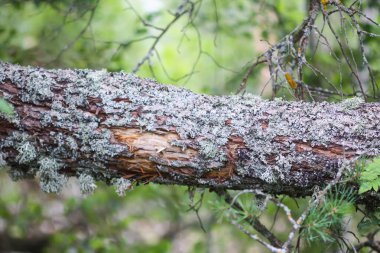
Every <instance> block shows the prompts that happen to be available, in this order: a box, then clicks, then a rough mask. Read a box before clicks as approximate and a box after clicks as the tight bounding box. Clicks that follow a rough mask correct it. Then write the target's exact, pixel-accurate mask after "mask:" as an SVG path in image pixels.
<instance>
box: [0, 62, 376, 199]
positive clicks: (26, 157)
mask: <svg viewBox="0 0 380 253" xmlns="http://www.w3.org/2000/svg"><path fill="white" fill-rule="evenodd" d="M0 97H3V98H4V99H5V100H6V101H7V102H8V103H10V104H12V105H13V108H14V113H4V112H3V113H2V114H1V116H0V163H1V162H2V163H3V164H6V165H7V167H8V170H9V173H10V175H11V176H12V177H13V178H14V179H19V178H23V177H27V176H35V175H37V176H38V177H39V178H40V182H41V187H42V188H43V189H44V190H46V191H48V192H54V191H59V189H60V188H61V186H62V185H63V183H64V181H65V179H66V177H67V176H72V175H74V176H77V177H79V179H80V180H82V181H83V182H84V187H86V180H87V181H88V182H90V183H89V184H88V185H87V186H89V187H91V179H92V178H95V179H97V180H104V181H106V182H111V181H112V179H115V178H119V179H120V178H124V179H128V180H131V181H132V182H137V183H146V182H155V183H163V184H178V185H189V186H198V187H209V188H223V189H252V188H258V189H262V190H264V191H266V192H269V193H273V194H288V195H290V196H304V195H308V194H310V193H312V188H313V186H322V185H325V184H326V183H328V182H329V181H330V180H332V179H333V178H334V176H335V175H336V173H337V171H338V169H339V168H340V167H341V166H347V164H349V163H350V162H352V161H354V160H355V159H357V158H358V157H360V156H362V155H366V156H375V155H378V154H379V153H380V106H379V105H380V103H363V102H362V101H361V100H360V99H359V98H353V99H349V100H345V101H343V102H341V103H327V102H323V103H306V102H286V101H282V100H275V101H268V100H263V99H260V98H258V97H255V96H252V95H245V96H207V95H198V94H194V93H192V92H191V91H188V90H186V89H182V88H177V87H173V86H167V85H161V84H158V83H156V82H155V81H153V80H149V79H142V78H138V77H136V76H134V75H131V74H125V73H108V72H106V71H104V70H101V71H93V70H46V69H41V68H33V67H22V66H17V65H12V64H7V63H0Z"/></svg>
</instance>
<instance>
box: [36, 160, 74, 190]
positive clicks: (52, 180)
mask: <svg viewBox="0 0 380 253" xmlns="http://www.w3.org/2000/svg"><path fill="white" fill-rule="evenodd" d="M38 164H39V165H40V167H39V169H38V172H37V175H38V176H39V179H40V187H41V189H42V190H43V191H44V192H47V193H58V192H60V191H61V190H62V188H63V186H64V185H65V184H66V183H67V180H68V178H67V177H66V176H65V175H63V174H60V173H59V170H60V169H61V168H62V164H60V163H58V162H57V161H56V160H55V159H52V158H50V157H44V158H42V159H40V160H39V161H38Z"/></svg>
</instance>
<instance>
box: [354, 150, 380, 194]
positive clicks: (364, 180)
mask: <svg viewBox="0 0 380 253" xmlns="http://www.w3.org/2000/svg"><path fill="white" fill-rule="evenodd" d="M359 182H360V188H359V194H362V193H364V192H367V191H370V190H372V189H373V190H374V191H376V192H377V191H378V190H379V188H380V156H379V157H376V158H375V159H373V161H372V162H371V163H369V164H367V165H366V166H365V167H364V169H363V171H362V173H361V176H360V181H359Z"/></svg>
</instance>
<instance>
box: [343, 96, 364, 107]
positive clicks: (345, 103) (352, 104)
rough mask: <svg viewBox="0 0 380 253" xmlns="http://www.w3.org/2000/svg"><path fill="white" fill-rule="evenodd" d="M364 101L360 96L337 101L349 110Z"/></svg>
mask: <svg viewBox="0 0 380 253" xmlns="http://www.w3.org/2000/svg"><path fill="white" fill-rule="evenodd" d="M364 102H365V101H364V99H363V98H361V97H352V98H347V99H345V100H343V101H342V102H340V103H339V105H340V106H341V107H342V108H343V109H345V110H351V109H355V108H357V107H359V106H360V105H361V104H363V103H364Z"/></svg>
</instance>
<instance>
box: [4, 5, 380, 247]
mask: <svg viewBox="0 0 380 253" xmlns="http://www.w3.org/2000/svg"><path fill="white" fill-rule="evenodd" d="M347 2H348V1H347ZM361 2H362V3H361V5H362V6H361V7H362V8H363V9H365V10H366V13H367V14H368V15H369V16H371V17H372V18H373V19H374V20H376V21H377V22H379V21H380V19H379V16H378V12H379V8H380V4H379V3H378V1H376V0H375V1H361ZM181 3H182V1H179V0H176V1H174V0H166V1H164V0H130V1H129V2H128V1H123V0H107V1H106V0H99V1H98V0H87V1H86V0H78V1H72V0H62V1H58V0H45V1H42V0H34V1H27V0H14V1H4V0H0V59H1V60H2V61H6V62H12V63H18V64H21V65H33V66H41V67H45V68H89V69H107V70H109V71H125V72H132V71H133V70H134V69H135V68H136V66H137V65H138V64H139V63H140V62H141V61H142V60H143V59H144V58H146V59H147V60H146V61H145V62H144V64H142V65H141V67H140V68H139V69H138V71H137V75H139V76H141V77H147V78H153V79H156V80H158V81H159V82H161V83H166V84H173V85H177V86H180V87H184V88H188V89H190V90H193V91H194V92H198V93H206V94H212V95H229V94H232V93H234V92H235V91H236V90H237V89H238V87H239V85H240V83H241V81H242V78H243V76H244V74H245V73H246V70H247V68H248V67H249V66H250V65H251V64H252V63H253V62H254V61H255V59H256V57H257V56H258V55H260V54H262V53H264V52H265V51H266V50H267V49H268V48H270V46H271V45H273V44H275V43H276V42H277V41H279V40H280V39H281V38H283V37H284V36H286V34H288V33H289V32H291V31H292V30H293V29H294V28H295V27H296V26H297V25H299V24H300V23H301V22H302V20H303V19H304V17H305V15H306V13H307V1H299V0H267V1H259V0H256V1H255V0H235V1H228V0H203V1H202V0H200V1H194V9H193V10H192V12H191V15H189V14H185V15H184V16H182V17H180V18H179V19H178V20H176V21H175V22H174V23H173V24H172V25H169V24H171V22H172V21H173V17H174V16H173V14H174V13H176V11H178V10H179V9H178V8H179V6H180V5H181ZM168 25H169V26H168ZM317 25H319V26H320V25H322V20H321V19H319V20H318V22H317ZM336 26H337V29H338V30H339V31H340V32H339V35H340V36H342V38H345V39H344V40H342V41H345V42H344V47H345V49H346V50H347V52H349V53H350V57H352V61H353V62H354V61H355V60H357V61H358V62H360V61H361V59H362V56H361V54H360V50H359V47H358V43H357V42H356V41H357V40H356V39H355V36H356V34H355V32H354V31H353V30H352V27H350V26H349V25H348V24H345V23H343V24H342V23H340V21H339V19H338V18H337V19H336ZM166 29H167V31H165V33H164V34H163V36H162V37H161V38H160V39H159V40H158V42H157V44H156V46H155V47H154V49H153V50H151V51H150V48H151V47H152V45H153V44H154V43H155V39H156V37H157V36H159V35H160V34H161V33H162V31H163V30H166ZM363 29H365V30H367V31H369V32H373V33H376V32H379V28H378V27H374V26H372V25H369V24H366V23H363ZM325 36H326V38H327V39H328V40H329V41H331V47H332V51H333V53H334V54H335V55H336V57H335V56H334V57H332V53H331V52H330V51H329V50H328V49H327V46H325V45H323V43H318V42H317V41H318V38H317V36H316V35H315V39H314V40H313V39H312V40H311V43H310V46H309V51H308V53H307V55H308V60H309V61H310V62H311V63H312V64H313V66H315V67H317V68H318V69H319V70H320V71H321V72H322V73H324V75H325V76H326V77H327V78H328V79H329V80H330V81H331V82H332V83H335V84H336V85H337V87H338V88H339V90H340V91H344V92H345V94H347V96H350V95H355V94H354V93H353V89H354V88H353V86H352V76H351V74H350V71H349V69H348V68H347V66H345V64H344V63H343V62H340V63H339V61H341V60H342V54H341V53H340V51H339V48H338V46H337V43H336V42H334V37H333V35H332V34H331V33H328V31H327V32H326V34H325ZM365 43H366V52H367V53H368V54H367V57H368V59H369V62H370V63H371V66H372V68H373V71H374V73H375V77H376V78H377V79H378V78H379V74H378V73H379V71H380V57H378V56H379V51H380V47H379V41H378V40H377V38H375V37H366V39H365ZM356 68H357V70H358V73H359V74H360V76H361V78H363V81H365V82H368V79H369V78H368V72H366V69H365V67H363V66H361V64H358V65H357V66H356ZM269 79H270V75H269V72H268V69H267V68H266V66H265V65H263V66H259V67H258V68H256V69H255V71H254V72H253V74H252V75H251V77H250V78H249V80H248V87H247V91H248V92H250V93H253V94H256V95H262V96H264V97H270V96H271V92H272V88H271V85H270V83H268V82H269ZM303 81H304V82H305V83H307V84H308V85H310V86H315V87H319V88H326V89H328V88H329V87H330V85H329V83H328V82H327V81H326V80H325V78H324V77H323V76H320V75H315V73H313V71H311V70H310V69H306V70H305V76H304V80H303ZM378 81H380V80H378ZM280 85H282V90H281V92H280V93H279V94H278V96H280V97H283V98H284V99H294V96H293V95H292V90H291V89H290V88H289V87H288V86H287V84H286V82H285V83H284V82H283V83H282V84H281V83H280ZM330 88H331V87H330ZM368 89H369V88H368ZM370 92H371V91H369V93H370ZM372 95H374V98H373V100H375V97H376V96H375V95H376V94H373V93H372ZM343 98H344V97H342V96H330V95H329V94H327V95H326V94H315V99H316V100H333V101H337V100H339V99H343ZM0 173H1V177H0V251H3V252H8V250H9V249H13V251H17V252H70V253H71V252H72V253H74V252H144V253H145V252H178V253H181V252H183V253H185V252H186V253H187V252H194V253H195V252H266V249H265V248H263V247H262V246H261V245H259V244H258V243H256V242H254V241H252V240H251V239H249V238H248V237H247V236H246V235H244V234H243V233H241V232H240V231H238V230H236V228H234V227H232V226H231V225H229V224H228V222H223V217H222V215H220V212H219V211H220V209H221V208H223V203H221V200H220V199H219V197H218V196H217V195H216V194H215V193H212V192H211V193H210V192H209V191H207V190H201V189H195V190H194V189H190V190H189V189H188V188H186V187H180V186H163V185H152V184H148V185H141V186H138V187H135V188H134V189H133V190H131V191H129V192H128V193H127V194H126V196H125V197H119V196H117V194H116V193H115V191H114V189H113V188H112V187H110V186H106V185H104V184H102V183H98V189H97V190H96V191H95V193H94V194H92V195H89V196H83V195H82V194H81V193H80V190H79V187H78V185H77V182H76V180H75V179H71V180H70V181H69V184H68V185H67V186H66V188H65V190H64V191H63V192H62V193H61V194H59V195H54V194H46V193H43V192H41V190H40V189H39V185H38V182H37V181H34V180H24V181H20V182H13V181H11V180H10V178H9V177H8V176H7V173H6V169H3V170H1V171H0ZM283 201H284V202H285V203H286V204H287V205H288V206H289V207H291V208H293V210H294V212H295V215H297V214H299V213H300V212H301V211H302V210H303V207H304V206H305V203H306V201H307V199H306V200H305V199H298V200H294V199H290V198H286V197H284V198H283ZM247 205H249V199H247ZM253 211H254V210H253ZM256 211H257V210H256ZM277 211H278V210H277V208H276V207H275V206H273V205H269V206H268V210H266V212H265V213H263V214H261V216H260V218H261V219H262V221H263V223H264V224H266V225H268V227H270V228H272V230H273V231H275V233H276V234H277V235H279V237H280V238H283V239H285V238H286V236H287V234H288V232H289V229H290V227H289V224H288V223H287V220H286V218H284V217H283V214H282V213H281V212H279V213H278V212H277ZM252 215H255V214H252ZM360 218H361V217H360V216H358V217H356V218H354V219H351V220H348V221H347V223H346V224H345V225H347V226H352V227H353V228H355V227H356V225H357V224H358V222H359V220H360ZM274 221H276V222H275V224H274ZM272 224H274V225H273V226H272ZM350 236H351V238H353V237H352V235H347V237H350ZM336 247H337V246H336V245H335V244H329V243H325V244H318V243H315V244H311V245H307V244H305V246H304V249H305V251H306V250H307V251H308V252H310V253H311V252H329V251H330V252H335V250H336Z"/></svg>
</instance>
